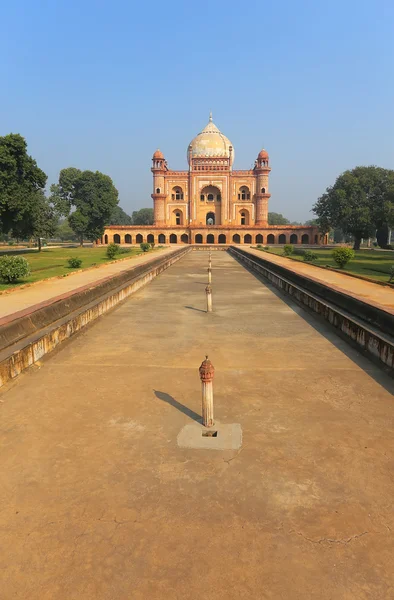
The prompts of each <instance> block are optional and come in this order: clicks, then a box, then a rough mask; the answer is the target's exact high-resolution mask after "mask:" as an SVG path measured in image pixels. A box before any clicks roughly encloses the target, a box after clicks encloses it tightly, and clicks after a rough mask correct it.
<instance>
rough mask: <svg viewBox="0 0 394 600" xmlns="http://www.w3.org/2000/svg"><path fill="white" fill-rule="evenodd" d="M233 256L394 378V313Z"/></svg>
mask: <svg viewBox="0 0 394 600" xmlns="http://www.w3.org/2000/svg"><path fill="white" fill-rule="evenodd" d="M229 252H230V254H231V255H232V256H234V257H235V258H236V259H238V260H239V261H240V262H241V263H242V264H244V265H245V266H246V267H248V268H249V269H250V270H252V271H255V272H256V273H259V274H260V275H262V276H263V277H265V278H266V279H268V280H269V281H270V282H271V283H272V284H273V285H274V286H275V287H277V288H279V289H280V290H281V291H283V292H285V293H286V294H288V295H289V296H292V297H293V298H295V300H297V302H298V303H299V304H301V305H303V306H305V307H306V308H308V309H309V310H311V311H313V312H315V313H318V314H319V315H320V316H322V317H323V318H324V319H325V320H326V321H328V322H329V323H330V324H331V325H333V326H334V327H335V328H336V329H338V330H339V331H340V332H341V334H343V336H344V337H345V338H347V339H348V340H349V341H351V342H352V343H354V344H355V345H356V346H357V347H358V348H359V349H361V350H363V352H365V353H366V354H367V355H368V356H369V357H370V358H373V359H374V360H377V361H378V362H379V363H380V364H381V365H382V366H384V367H386V368H388V369H389V371H390V374H391V375H392V376H394V335H393V334H394V316H393V315H392V314H391V313H388V312H385V311H384V310H381V309H380V308H377V307H374V306H373V305H371V304H368V303H366V302H363V301H361V300H357V298H353V297H352V296H348V295H347V294H345V293H342V292H339V291H337V290H334V289H332V288H330V287H329V286H325V285H323V284H321V283H319V282H317V281H314V280H313V279H309V278H307V277H302V276H300V275H298V274H297V273H295V272H294V271H291V270H290V269H287V268H286V267H282V266H281V265H277V264H274V263H272V262H270V261H267V260H264V258H263V257H261V258H260V257H258V256H255V255H254V254H253V255H252V254H250V253H249V252H247V251H245V250H243V249H240V248H234V247H231V248H230V250H229Z"/></svg>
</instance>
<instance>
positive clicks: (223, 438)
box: [177, 421, 242, 450]
mask: <svg viewBox="0 0 394 600" xmlns="http://www.w3.org/2000/svg"><path fill="white" fill-rule="evenodd" d="M213 432H217V435H216V436H213V435H212V433H213ZM204 433H206V434H208V435H206V436H204V435H203V434H204ZM209 434H211V435H209ZM177 442H178V446H179V447H180V448H195V449H196V450H238V449H239V448H241V446H242V429H241V425H240V424H239V423H231V424H229V425H223V424H222V423H220V422H219V421H216V422H215V425H214V427H204V426H203V425H202V424H201V423H196V422H194V423H189V424H188V425H185V427H183V428H182V429H181V431H180V432H179V434H178V438H177Z"/></svg>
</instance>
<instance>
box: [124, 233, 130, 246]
mask: <svg viewBox="0 0 394 600" xmlns="http://www.w3.org/2000/svg"><path fill="white" fill-rule="evenodd" d="M124 243H125V244H131V235H130V234H129V233H126V235H125V236H124Z"/></svg>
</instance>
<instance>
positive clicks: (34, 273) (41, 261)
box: [0, 246, 142, 290]
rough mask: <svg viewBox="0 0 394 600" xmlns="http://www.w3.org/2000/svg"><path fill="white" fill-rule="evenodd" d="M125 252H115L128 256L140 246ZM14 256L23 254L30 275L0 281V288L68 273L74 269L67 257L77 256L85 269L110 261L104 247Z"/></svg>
mask: <svg viewBox="0 0 394 600" xmlns="http://www.w3.org/2000/svg"><path fill="white" fill-rule="evenodd" d="M128 250H129V251H128V253H127V254H117V255H116V257H115V260H116V259H118V258H126V257H128V256H130V257H132V256H137V255H138V254H141V252H142V250H140V248H130V249H128ZM16 256H24V257H25V258H26V260H27V261H28V263H29V264H30V270H31V275H30V276H29V277H26V278H24V279H21V280H20V281H18V282H17V283H5V282H4V281H0V290H7V289H10V288H12V287H15V286H18V285H23V284H25V283H32V282H33V281H39V280H41V279H47V278H48V277H56V276H59V275H60V276H62V275H69V274H70V273H72V272H73V271H75V270H76V269H70V268H69V267H68V266H67V259H69V258H72V257H78V258H80V259H81V260H82V265H81V269H86V268H88V267H92V266H94V265H104V264H105V263H108V262H113V261H111V260H110V259H109V258H108V257H107V255H106V247H102V246H101V247H96V248H43V249H42V251H41V252H38V251H37V252H26V253H25V252H18V254H17V255H16Z"/></svg>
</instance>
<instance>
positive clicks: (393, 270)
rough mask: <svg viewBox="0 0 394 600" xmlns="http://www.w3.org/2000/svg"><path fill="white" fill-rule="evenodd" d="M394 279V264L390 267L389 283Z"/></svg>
mask: <svg viewBox="0 0 394 600" xmlns="http://www.w3.org/2000/svg"><path fill="white" fill-rule="evenodd" d="M393 279H394V265H393V266H392V267H390V279H389V283H391V282H392V281H393Z"/></svg>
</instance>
